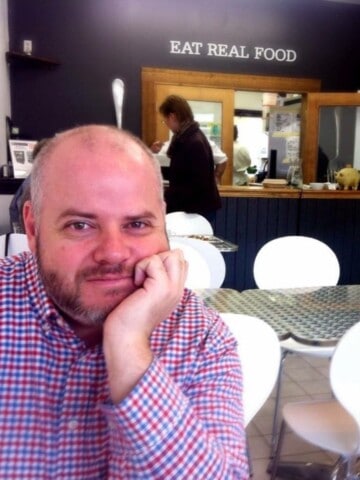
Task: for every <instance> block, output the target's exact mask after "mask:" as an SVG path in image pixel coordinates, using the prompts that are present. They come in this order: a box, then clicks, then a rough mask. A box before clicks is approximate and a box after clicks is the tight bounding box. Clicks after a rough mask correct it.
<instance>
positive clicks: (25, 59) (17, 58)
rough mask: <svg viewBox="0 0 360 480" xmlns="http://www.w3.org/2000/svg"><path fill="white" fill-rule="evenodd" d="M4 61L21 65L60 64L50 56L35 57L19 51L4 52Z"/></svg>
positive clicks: (52, 65) (53, 65)
mask: <svg viewBox="0 0 360 480" xmlns="http://www.w3.org/2000/svg"><path fill="white" fill-rule="evenodd" d="M5 55H6V61H7V62H8V63H11V64H15V65H16V64H23V65H26V64H27V65H34V66H40V67H41V66H44V67H46V66H48V67H56V66H57V65H60V62H58V61H57V60H53V59H50V58H44V57H35V56H34V55H26V54H25V53H20V52H6V54H5Z"/></svg>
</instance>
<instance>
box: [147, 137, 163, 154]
mask: <svg viewBox="0 0 360 480" xmlns="http://www.w3.org/2000/svg"><path fill="white" fill-rule="evenodd" d="M163 145H164V142H160V141H159V140H157V141H156V142H154V143H153V144H152V145H151V146H150V150H151V151H152V152H153V153H159V152H160V150H161V149H162V147H163Z"/></svg>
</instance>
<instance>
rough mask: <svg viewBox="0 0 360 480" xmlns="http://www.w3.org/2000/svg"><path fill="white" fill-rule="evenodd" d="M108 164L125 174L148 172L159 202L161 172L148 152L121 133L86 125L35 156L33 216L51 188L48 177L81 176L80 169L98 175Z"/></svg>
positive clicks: (39, 208)
mask: <svg viewBox="0 0 360 480" xmlns="http://www.w3.org/2000/svg"><path fill="white" fill-rule="evenodd" d="M80 162H81V164H80ZM79 164H80V166H81V168H80V169H79ZM111 164H112V165H113V167H114V168H122V169H123V171H124V174H126V171H127V170H128V169H135V170H136V169H139V170H143V169H149V172H150V176H153V177H154V183H153V186H154V188H155V189H156V190H157V194H158V195H159V199H160V200H161V201H162V199H163V189H162V176H161V170H160V166H159V164H158V162H157V160H156V159H155V158H154V157H153V155H152V154H151V152H150V150H149V149H148V148H147V147H146V146H145V145H144V144H143V143H142V142H141V141H140V140H139V139H138V138H137V137H135V136H133V135H132V134H130V133H129V132H126V131H124V130H119V129H118V128H115V127H112V126H105V125H87V126H82V127H78V128H74V129H71V130H67V131H65V132H62V133H60V134H58V135H56V136H55V137H53V138H52V139H50V140H49V141H48V142H47V143H46V145H45V146H44V147H43V148H42V150H41V151H40V153H39V154H38V155H37V157H36V160H35V162H34V166H33V169H32V172H31V200H32V205H33V210H34V213H35V215H36V216H37V217H38V216H39V214H40V211H41V206H42V202H43V200H44V197H46V194H47V189H48V188H49V187H51V182H50V181H49V179H50V178H51V177H54V176H55V180H56V177H57V178H59V177H61V178H62V179H64V178H66V177H67V176H69V177H72V176H73V175H81V172H82V168H83V170H84V171H85V170H86V168H91V169H92V170H93V171H94V172H99V173H100V172H101V171H102V169H104V168H105V167H106V166H109V165H111ZM53 180H54V179H53ZM149 184H150V185H151V184H152V182H150V183H149Z"/></svg>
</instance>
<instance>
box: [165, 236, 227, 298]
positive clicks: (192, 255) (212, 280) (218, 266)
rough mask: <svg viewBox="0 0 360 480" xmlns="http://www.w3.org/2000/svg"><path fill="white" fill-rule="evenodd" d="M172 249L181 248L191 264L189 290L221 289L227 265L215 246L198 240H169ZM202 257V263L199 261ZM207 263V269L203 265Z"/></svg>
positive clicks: (171, 238) (178, 238)
mask: <svg viewBox="0 0 360 480" xmlns="http://www.w3.org/2000/svg"><path fill="white" fill-rule="evenodd" d="M169 243H170V248H172V249H173V248H180V249H182V250H183V252H184V256H185V259H186V260H187V261H188V263H189V272H188V279H187V282H186V284H185V286H187V287H188V288H193V289H194V288H195V289H196V288H220V287H221V285H222V284H223V282H224V279H225V274H226V264H225V260H224V257H223V255H222V253H221V252H220V250H218V249H217V248H216V247H215V246H214V245H212V244H211V243H209V242H207V241H205V240H198V239H197V238H186V237H173V236H171V237H170V238H169ZM199 257H201V259H202V260H201V261H200V260H199ZM203 262H205V265H206V267H204V266H202V265H201V263H203Z"/></svg>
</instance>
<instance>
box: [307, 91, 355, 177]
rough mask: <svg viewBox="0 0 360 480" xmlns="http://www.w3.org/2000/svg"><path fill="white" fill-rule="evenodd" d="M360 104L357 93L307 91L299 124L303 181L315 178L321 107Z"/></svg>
mask: <svg viewBox="0 0 360 480" xmlns="http://www.w3.org/2000/svg"><path fill="white" fill-rule="evenodd" d="M337 106H340V107H342V106H345V107H346V106H348V107H350V106H360V94H359V93H319V92H318V93H309V94H308V95H307V96H306V100H305V102H304V114H303V118H304V121H303V122H302V126H301V132H302V133H301V152H302V158H303V176H304V182H305V183H309V182H312V181H314V180H315V177H316V167H317V157H318V148H319V119H320V108H321V107H337Z"/></svg>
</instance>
